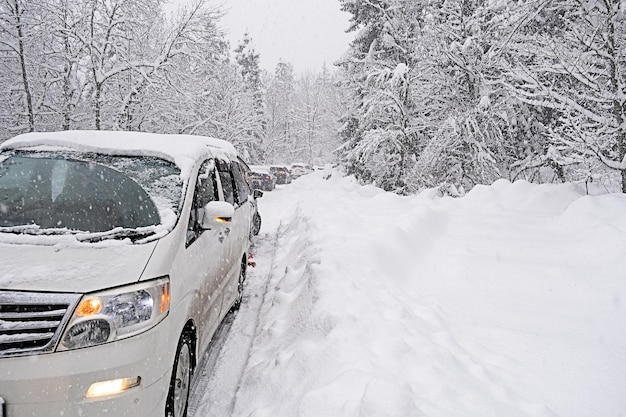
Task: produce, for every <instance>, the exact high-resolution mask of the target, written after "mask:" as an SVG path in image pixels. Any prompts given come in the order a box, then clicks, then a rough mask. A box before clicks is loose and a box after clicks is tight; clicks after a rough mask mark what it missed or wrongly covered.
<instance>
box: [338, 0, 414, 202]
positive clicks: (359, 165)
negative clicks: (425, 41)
mask: <svg viewBox="0 0 626 417" xmlns="http://www.w3.org/2000/svg"><path fill="white" fill-rule="evenodd" d="M341 4H342V9H343V10H344V11H347V12H349V13H350V14H352V18H351V27H350V29H349V30H351V31H354V32H357V33H356V36H355V39H354V41H353V42H352V45H351V48H350V51H349V53H348V54H347V55H346V56H345V57H344V58H343V59H342V60H341V61H340V62H338V63H337V64H338V65H339V66H340V67H341V69H342V75H343V81H342V85H343V86H344V87H345V88H347V89H348V90H349V91H350V92H351V95H352V100H351V101H352V103H351V105H350V110H349V112H348V113H347V114H346V115H345V116H344V118H343V127H342V129H341V135H342V138H343V140H344V143H343V145H342V147H341V148H340V150H339V153H340V157H341V158H342V160H343V164H344V165H345V166H346V168H347V170H348V172H349V173H351V174H355V175H356V176H357V177H359V178H360V179H362V180H364V181H375V182H376V183H377V184H378V185H379V186H381V187H383V188H384V189H387V190H393V191H396V192H406V191H407V187H406V182H405V181H406V175H407V173H408V172H410V170H411V169H412V165H413V163H414V160H415V158H416V155H417V154H418V152H419V148H420V143H419V137H420V132H419V127H417V126H416V125H415V124H414V123H412V121H413V114H414V112H415V103H414V102H413V101H412V96H413V93H412V90H413V89H414V88H415V85H414V84H413V80H414V79H415V77H416V76H415V74H416V73H419V69H418V65H419V61H418V56H417V54H416V46H417V42H418V40H419V37H420V35H421V26H422V25H423V17H424V14H423V6H422V4H421V2H416V1H409V0H377V1H370V0H342V1H341Z"/></svg>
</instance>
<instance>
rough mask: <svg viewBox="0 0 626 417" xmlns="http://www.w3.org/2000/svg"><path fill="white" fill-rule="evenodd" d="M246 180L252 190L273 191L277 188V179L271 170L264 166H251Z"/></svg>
mask: <svg viewBox="0 0 626 417" xmlns="http://www.w3.org/2000/svg"><path fill="white" fill-rule="evenodd" d="M246 181H247V182H248V185H249V186H250V188H251V189H252V190H262V191H272V190H273V189H274V188H276V179H275V178H274V175H272V173H271V172H270V170H269V169H268V168H266V167H262V166H255V165H251V166H250V171H249V172H248V173H247V174H246Z"/></svg>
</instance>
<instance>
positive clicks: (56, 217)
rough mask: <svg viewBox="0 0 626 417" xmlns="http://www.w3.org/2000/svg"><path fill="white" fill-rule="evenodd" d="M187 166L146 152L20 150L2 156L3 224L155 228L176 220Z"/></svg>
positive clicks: (12, 227) (62, 229) (44, 228)
mask: <svg viewBox="0 0 626 417" xmlns="http://www.w3.org/2000/svg"><path fill="white" fill-rule="evenodd" d="M181 195H182V180H181V178H180V170H179V169H178V168H177V167H176V166H175V165H174V164H173V163H171V162H168V161H165V160H163V159H159V158H152V157H145V156H111V155H100V154H83V153H81V154H77V153H73V152H30V151H29V152H27V151H16V152H12V153H10V154H8V157H4V158H2V159H0V230H1V231H5V232H6V231H10V232H15V233H34V234H37V233H45V234H55V233H75V232H89V233H97V232H106V231H112V230H116V231H117V232H118V233H119V232H121V231H122V232H123V233H121V234H120V235H123V236H124V237H130V236H131V235H132V233H129V232H130V231H136V232H137V233H138V234H144V235H145V234H150V233H154V231H151V230H150V227H151V226H159V225H161V224H162V218H163V217H165V218H169V219H171V218H172V215H173V217H174V218H176V216H177V214H178V211H179V206H180V204H181V201H180V200H181Z"/></svg>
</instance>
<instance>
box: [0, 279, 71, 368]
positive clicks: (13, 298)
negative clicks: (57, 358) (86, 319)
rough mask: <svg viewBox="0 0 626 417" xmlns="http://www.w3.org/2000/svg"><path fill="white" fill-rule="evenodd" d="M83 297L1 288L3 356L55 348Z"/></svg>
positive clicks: (1, 349)
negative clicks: (4, 289) (3, 289)
mask: <svg viewBox="0 0 626 417" xmlns="http://www.w3.org/2000/svg"><path fill="white" fill-rule="evenodd" d="M79 298H80V295H77V294H53V293H31V292H18V291H2V290H0V356H17V355H33V354H37V353H45V352H51V351H53V350H54V348H55V346H56V343H57V341H58V339H59V337H60V333H61V331H63V328H64V327H65V323H66V322H67V320H68V319H69V316H70V315H71V314H72V312H73V310H74V307H75V305H76V303H77V302H78V299H79Z"/></svg>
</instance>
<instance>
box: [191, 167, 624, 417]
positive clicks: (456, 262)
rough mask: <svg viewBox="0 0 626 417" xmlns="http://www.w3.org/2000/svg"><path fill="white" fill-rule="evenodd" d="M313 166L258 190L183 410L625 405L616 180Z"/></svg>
mask: <svg viewBox="0 0 626 417" xmlns="http://www.w3.org/2000/svg"><path fill="white" fill-rule="evenodd" d="M322 176H323V174H322V173H321V172H317V173H314V174H311V175H308V176H305V177H302V178H300V179H298V180H297V181H295V182H294V183H293V184H291V185H288V186H285V187H284V188H279V189H277V190H276V191H274V192H271V193H266V195H265V196H264V197H263V198H262V199H261V201H260V210H261V213H262V215H263V220H264V224H263V228H262V230H261V235H260V237H259V240H258V242H257V243H256V246H257V259H256V261H257V262H258V263H259V266H258V267H257V268H256V271H253V272H252V273H251V274H250V275H249V282H248V284H247V288H246V298H245V299H244V305H243V306H242V310H241V311H240V312H239V315H238V316H237V317H236V319H235V322H234V324H233V326H232V328H231V329H230V332H229V333H228V335H227V340H226V341H225V342H224V347H223V349H222V351H221V353H220V358H219V360H218V361H217V363H216V365H215V367H214V368H213V369H212V370H211V372H213V373H214V375H213V376H214V377H213V378H212V380H211V383H210V384H209V386H208V387H207V390H206V393H205V398H204V400H203V403H202V405H201V406H200V407H199V409H198V410H197V412H196V413H195V414H194V415H195V416H213V415H215V416H218V415H222V416H223V415H227V414H230V415H232V416H252V417H264V416H268V417H269V416H272V417H276V416H283V417H292V416H302V417H313V416H316V417H317V416H319V417H329V416H350V417H352V416H355V417H356V416H359V417H383V416H396V417H409V416H429V417H430V416H445V417H451V416H459V417H460V416H463V417H468V416H476V417H478V416H480V417H486V416H499V417H503V416H506V417H513V416H561V417H582V416H601V417H611V416H623V415H624V412H625V411H624V410H626V395H624V393H625V392H626V331H625V330H626V278H625V272H624V271H626V256H624V255H625V254H626V196H624V195H604V196H596V197H585V196H581V194H580V193H579V192H578V191H577V189H576V188H575V187H574V186H571V185H562V186H556V185H541V186H537V185H531V184H529V183H526V182H516V183H514V184H511V183H509V182H506V181H499V182H497V183H496V184H494V185H492V186H490V187H476V188H475V189H474V190H473V191H471V192H470V193H469V194H468V195H467V196H465V197H464V198H460V199H452V198H448V197H446V198H438V197H436V196H435V194H436V193H434V192H424V193H422V194H420V195H418V196H414V197H400V196H396V195H394V194H389V193H385V192H382V191H381V190H379V189H376V188H375V187H372V186H367V187H363V186H360V185H358V184H357V183H356V182H355V181H354V180H353V179H350V178H341V177H340V176H339V175H337V174H335V175H334V176H333V177H332V178H331V179H330V180H324V179H322ZM252 305H254V306H256V307H254V308H256V309H257V317H256V319H255V320H251V319H250V318H251V317H252V316H253V314H252V313H250V312H249V311H247V310H246V308H248V309H250V308H251V307H250V306H252ZM244 350H245V352H246V353H244ZM242 356H245V357H246V358H245V361H243V363H242V360H241V357H242ZM235 362H237V363H235ZM235 368H241V369H239V370H237V371H236V372H235V371H233V369H235ZM229 373H230V374H231V379H233V377H232V375H233V374H237V378H238V379H239V381H237V382H236V385H237V387H236V393H235V394H233V391H232V388H228V387H227V386H224V385H223V384H224V381H226V380H228V378H226V377H227V376H228V375H229ZM229 391H230V392H229ZM233 395H234V397H233ZM225 397H228V400H225ZM219 399H221V402H222V403H227V404H225V405H224V404H222V405H220V400H219Z"/></svg>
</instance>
